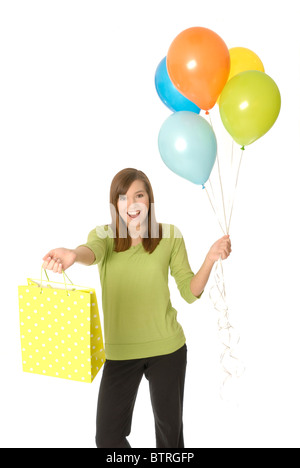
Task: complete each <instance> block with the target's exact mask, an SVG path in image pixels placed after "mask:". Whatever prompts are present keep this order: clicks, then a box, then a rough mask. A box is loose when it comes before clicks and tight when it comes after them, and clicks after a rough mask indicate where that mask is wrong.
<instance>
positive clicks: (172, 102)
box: [155, 57, 201, 114]
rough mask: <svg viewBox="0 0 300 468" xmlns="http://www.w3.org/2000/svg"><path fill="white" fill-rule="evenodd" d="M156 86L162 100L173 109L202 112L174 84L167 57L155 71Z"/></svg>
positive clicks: (174, 110)
mask: <svg viewBox="0 0 300 468" xmlns="http://www.w3.org/2000/svg"><path fill="white" fill-rule="evenodd" d="M155 87H156V91H157V94H158V95H159V97H160V99H161V100H162V102H163V103H164V104H165V105H166V106H167V107H168V108H169V109H170V110H171V111H172V112H178V111H184V110H186V111H191V112H196V113H197V114H199V113H200V111H201V109H199V107H198V106H196V104H194V103H193V102H192V101H190V100H189V99H187V98H186V97H185V96H183V94H181V93H180V92H179V91H178V90H177V88H176V87H175V86H174V85H173V83H172V81H171V79H170V77H169V74H168V70H167V57H165V58H164V59H162V61H161V62H160V63H159V65H158V67H157V69H156V73H155Z"/></svg>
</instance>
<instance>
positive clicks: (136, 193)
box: [135, 190, 145, 195]
mask: <svg viewBox="0 0 300 468" xmlns="http://www.w3.org/2000/svg"><path fill="white" fill-rule="evenodd" d="M140 192H145V190H138V191H137V192H135V195H136V194H137V193H140Z"/></svg>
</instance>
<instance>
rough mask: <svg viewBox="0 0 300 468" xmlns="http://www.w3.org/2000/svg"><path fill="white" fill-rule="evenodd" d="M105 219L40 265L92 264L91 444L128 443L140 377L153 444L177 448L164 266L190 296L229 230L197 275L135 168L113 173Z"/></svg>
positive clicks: (57, 268) (172, 336)
mask: <svg viewBox="0 0 300 468" xmlns="http://www.w3.org/2000/svg"><path fill="white" fill-rule="evenodd" d="M110 209H111V215H112V223H111V224H110V225H102V226H98V227H97V228H95V229H94V230H92V231H91V232H90V234H89V236H88V241H87V243H86V244H82V245H80V246H79V247H77V248H76V249H75V250H72V249H66V248H57V249H54V250H51V251H50V252H49V253H47V254H46V255H45V256H44V258H43V260H44V263H43V268H44V269H47V270H52V271H53V272H55V273H62V271H63V270H64V271H65V270H67V269H68V268H70V267H71V266H72V265H73V264H74V263H75V262H78V263H81V264H83V265H98V269H99V274H100V281H101V288H102V309H103V316H104V336H105V353H106V362H105V364H104V369H103V374H102V379H101V385H100V392H99V400H98V410H97V432H96V445H97V447H98V448H122V447H125V448H126V447H128V448H130V444H129V442H128V440H127V437H128V436H129V434H130V431H131V421H132V415H133V409H134V404H135V400H136V396H137V392H138V388H139V384H140V382H141V379H142V377H143V376H145V377H146V379H147V380H148V381H149V388H150V397H151V403H152V408H153V413H154V419H155V433H156V447H157V448H184V437H183V397H184V384H185V373H186V365H187V347H186V338H185V335H184V332H183V330H182V327H181V326H180V324H179V323H178V322H177V311H176V310H175V309H174V308H173V307H172V304H171V300H170V291H169V287H168V275H169V269H170V273H171V275H172V276H173V277H174V278H175V281H176V284H177V286H178V289H179V291H180V294H181V296H182V297H183V299H185V301H187V302H188V303H189V304H191V303H193V302H195V301H196V300H198V299H199V298H200V297H201V295H202V293H203V291H204V288H205V286H206V284H207V282H208V279H209V276H210V274H211V271H212V268H213V265H214V263H215V262H216V261H217V260H218V259H219V258H220V256H221V258H222V259H223V260H224V259H226V258H227V257H228V256H229V255H230V252H231V242H230V239H229V236H224V237H222V238H221V239H219V240H218V241H217V242H215V243H214V244H213V246H212V247H211V248H210V250H209V252H208V253H207V255H206V257H205V260H204V263H203V265H202V266H201V268H200V270H199V271H198V273H197V274H194V273H193V272H192V270H191V267H190V265H189V261H188V256H187V252H186V248H185V243H184V239H183V237H182V235H181V232H180V230H179V229H178V228H177V227H176V226H174V225H170V224H164V223H157V221H156V218H155V210H154V196H153V191H152V187H151V184H150V181H149V179H148V178H147V176H146V175H145V174H144V173H143V172H142V171H139V170H136V169H131V168H129V169H124V170H122V171H120V172H119V173H118V174H116V175H115V177H114V178H113V181H112V184H111V189H110Z"/></svg>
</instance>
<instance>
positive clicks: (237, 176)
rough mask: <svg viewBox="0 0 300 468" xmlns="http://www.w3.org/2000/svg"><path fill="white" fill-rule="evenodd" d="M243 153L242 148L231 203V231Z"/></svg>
mask: <svg viewBox="0 0 300 468" xmlns="http://www.w3.org/2000/svg"><path fill="white" fill-rule="evenodd" d="M243 153H244V150H243V149H242V151H241V155H240V162H239V166H238V170H237V175H236V180H235V187H234V192H233V198H232V204H231V210H230V217H229V224H228V231H229V229H230V224H231V217H232V211H233V205H234V201H235V195H236V189H237V185H238V180H239V175H240V168H241V163H242V158H243Z"/></svg>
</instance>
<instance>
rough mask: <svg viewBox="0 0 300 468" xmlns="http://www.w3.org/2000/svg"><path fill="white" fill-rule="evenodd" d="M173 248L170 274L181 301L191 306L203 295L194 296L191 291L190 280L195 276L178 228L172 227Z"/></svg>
mask: <svg viewBox="0 0 300 468" xmlns="http://www.w3.org/2000/svg"><path fill="white" fill-rule="evenodd" d="M174 234H175V235H176V237H175V235H174V239H173V247H172V252H171V258H170V272H171V275H172V276H173V277H174V279H175V281H176V284H177V287H178V289H179V292H180V294H181V296H182V297H183V299H184V300H185V301H186V302H187V303H188V304H192V303H193V302H195V301H196V300H197V299H200V297H201V296H202V294H203V293H201V294H200V295H199V296H194V294H193V293H192V291H191V280H192V278H193V277H194V276H195V275H194V273H193V271H192V270H191V267H190V264H189V260H188V255H187V251H186V246H185V242H184V239H183V237H182V234H181V232H180V231H179V229H178V228H176V227H174Z"/></svg>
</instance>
